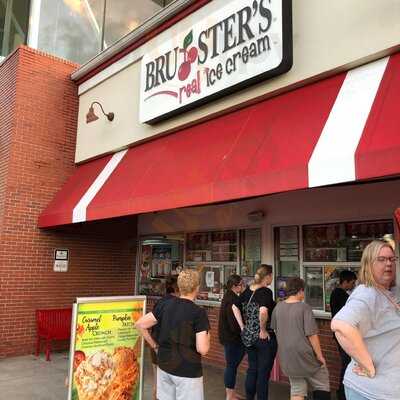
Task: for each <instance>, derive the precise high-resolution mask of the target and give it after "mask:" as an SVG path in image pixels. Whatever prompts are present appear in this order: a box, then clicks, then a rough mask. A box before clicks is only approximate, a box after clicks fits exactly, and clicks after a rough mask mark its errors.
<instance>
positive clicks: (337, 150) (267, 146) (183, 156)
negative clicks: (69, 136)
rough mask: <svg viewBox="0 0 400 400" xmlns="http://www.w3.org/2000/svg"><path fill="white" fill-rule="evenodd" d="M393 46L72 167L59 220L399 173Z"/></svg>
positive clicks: (46, 223) (46, 216)
mask: <svg viewBox="0 0 400 400" xmlns="http://www.w3.org/2000/svg"><path fill="white" fill-rule="evenodd" d="M399 104H400V54H396V55H394V56H391V57H390V58H389V57H388V58H384V59H381V60H378V61H376V62H373V63H370V64H367V65H364V66H362V67H359V68H357V69H354V70H352V71H349V72H347V73H343V74H340V75H337V76H335V77H332V78H329V79H325V80H321V81H319V82H317V83H314V84H311V85H308V86H305V87H303V88H300V89H296V90H293V91H291V92H288V93H285V94H283V95H280V96H277V97H275V98H272V99H268V100H265V101H262V102H260V103H258V104H256V105H253V106H250V107H247V108H245V109H242V110H239V111H235V112H232V113H231V114H228V115H225V116H221V117H218V118H215V119H213V120H210V121H207V122H204V123H201V124H198V125H196V126H193V127H190V128H187V129H183V130H181V131H179V132H177V133H174V134H171V135H169V136H165V137H162V138H158V139H155V140H153V141H151V142H147V143H144V144H141V145H138V146H136V147H132V148H130V149H128V150H124V151H122V152H118V153H116V154H114V155H113V156H107V157H104V158H101V159H98V160H95V161H91V162H88V163H86V164H84V165H81V166H79V167H77V169H76V172H75V173H74V174H73V176H72V177H71V178H70V180H69V181H68V182H67V183H66V184H65V186H64V187H63V188H62V189H61V191H60V192H59V193H58V194H57V196H56V197H55V199H54V200H53V201H52V202H51V203H50V205H49V206H48V207H47V208H46V210H45V211H44V212H43V213H42V215H41V216H40V218H39V226H40V227H51V226H57V225H65V224H70V223H75V222H83V221H89V220H99V219H105V218H113V217H120V216H124V215H132V214H139V213H146V212H150V211H159V210H166V209H174V208H179V207H187V206H193V205H202V204H209V203H215V202H221V201H228V200H235V199H241V198H246V197H252V196H259V195H265V194H271V193H276V192H282V191H289V190H295V189H303V188H307V187H316V186H323V185H330V184H338V183H344V182H351V181H356V180H366V179H374V178H378V177H385V176H391V175H397V174H399V173H400V109H399Z"/></svg>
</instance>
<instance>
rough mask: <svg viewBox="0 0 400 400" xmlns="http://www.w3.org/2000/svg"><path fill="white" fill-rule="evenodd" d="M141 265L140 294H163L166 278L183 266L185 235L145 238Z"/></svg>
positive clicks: (176, 272)
mask: <svg viewBox="0 0 400 400" xmlns="http://www.w3.org/2000/svg"><path fill="white" fill-rule="evenodd" d="M139 265H140V268H139V274H138V275H139V276H138V285H139V294H143V295H151V296H163V295H164V294H165V280H166V278H167V277H168V276H171V275H177V274H178V273H179V272H180V271H181V270H182V268H183V235H174V236H172V237H171V236H167V235H163V236H162V237H153V238H146V239H143V240H142V241H141V243H140V261H139Z"/></svg>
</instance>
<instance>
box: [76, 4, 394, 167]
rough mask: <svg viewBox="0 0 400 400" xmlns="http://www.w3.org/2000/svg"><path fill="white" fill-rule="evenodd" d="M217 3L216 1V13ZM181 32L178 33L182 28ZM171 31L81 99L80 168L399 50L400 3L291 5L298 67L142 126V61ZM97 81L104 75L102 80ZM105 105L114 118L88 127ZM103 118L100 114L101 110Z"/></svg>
mask: <svg viewBox="0 0 400 400" xmlns="http://www.w3.org/2000/svg"><path fill="white" fill-rule="evenodd" d="M216 4H218V2H211V3H210V6H211V7H215V5H216ZM205 12H210V11H209V9H205V10H203V9H200V10H198V11H197V13H195V14H194V15H192V16H190V17H188V18H187V19H185V20H183V21H181V22H180V24H181V27H182V28H183V29H186V28H188V27H190V26H191V24H192V23H193V20H195V19H198V18H201V16H202V15H204V13H205ZM181 27H179V30H180V29H181ZM171 34H173V33H171V32H170V31H166V32H164V33H163V34H162V35H160V36H159V37H157V38H155V39H153V40H152V41H150V42H148V43H147V44H145V45H144V46H143V47H142V48H140V49H138V50H135V52H136V53H137V57H136V58H137V59H136V60H135V54H133V55H131V57H130V58H131V59H132V63H131V64H129V65H126V67H125V65H124V69H123V70H121V71H120V72H117V73H115V72H112V71H110V72H109V75H110V76H109V77H108V78H107V79H105V80H103V79H104V75H107V73H106V74H105V73H104V72H103V73H102V76H103V78H101V80H100V78H99V79H98V82H96V77H94V78H93V79H92V80H91V82H92V83H93V85H94V86H93V87H92V88H90V85H89V86H88V85H87V84H86V88H85V91H84V92H83V93H82V94H81V95H80V104H79V118H78V132H77V147H76V162H82V161H85V160H87V159H91V158H94V157H97V156H99V155H101V154H105V153H110V152H114V151H116V150H118V149H121V148H124V147H127V146H129V145H132V144H133V143H135V142H136V143H137V142H138V141H142V140H146V139H148V138H150V137H152V136H154V135H160V134H165V133H168V132H173V131H174V130H177V129H178V128H179V127H181V126H185V125H187V124H192V123H194V122H196V121H198V120H201V119H204V118H209V117H210V116H212V115H215V114H218V113H221V112H224V111H226V110H230V109H232V108H235V107H238V106H242V105H244V104H247V103H249V102H251V101H254V100H255V99H260V98H265V97H268V96H271V95H272V94H275V93H279V92H282V91H285V90H289V89H291V88H293V87H295V86H297V85H301V84H305V83H307V82H309V81H312V80H315V79H320V78H321V77H324V76H328V75H332V74H334V73H336V72H337V71H340V70H346V69H350V68H352V67H354V66H357V65H361V64H364V63H366V62H369V61H371V60H373V59H377V58H380V57H382V56H385V55H387V54H391V53H393V52H395V51H398V50H399V49H400V0H379V1H377V0H335V1H333V0H293V52H294V54H293V59H294V64H293V68H292V70H291V71H290V72H288V73H287V74H284V75H281V76H279V77H277V78H273V79H271V80H269V81H265V82H264V83H262V84H258V85H256V86H253V87H250V88H248V89H245V90H243V91H241V92H238V93H236V94H234V95H231V96H229V97H225V98H222V99H220V100H217V101H214V102H212V103H209V104H208V105H206V106H203V107H200V108H198V109H196V110H194V111H191V112H186V113H184V114H181V115H180V116H178V117H175V118H173V119H170V120H168V121H164V122H161V123H158V124H157V125H154V126H150V125H146V124H141V123H140V122H139V86H140V85H139V83H140V56H141V55H142V54H144V53H145V52H146V51H148V49H150V48H152V47H153V46H154V45H155V44H156V43H159V42H160V41H162V40H163V37H164V36H165V37H169V36H170V35H171ZM99 77H100V75H99ZM95 100H97V101H100V102H101V103H102V104H103V106H104V107H105V109H106V111H107V112H108V111H113V112H114V113H115V116H116V117H115V120H114V121H113V122H108V121H107V120H106V119H105V118H100V119H99V120H98V121H96V122H93V123H91V124H86V113H87V111H88V109H89V106H90V103H91V102H92V101H95ZM96 112H97V113H98V111H97V110H96Z"/></svg>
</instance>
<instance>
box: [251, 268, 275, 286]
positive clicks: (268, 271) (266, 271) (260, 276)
mask: <svg viewBox="0 0 400 400" xmlns="http://www.w3.org/2000/svg"><path fill="white" fill-rule="evenodd" d="M268 275H272V265H269V264H261V265H260V267H259V268H258V269H257V271H256V273H255V275H254V283H255V284H256V285H259V284H260V283H261V282H262V281H263V280H264V278H265V277H266V276H268Z"/></svg>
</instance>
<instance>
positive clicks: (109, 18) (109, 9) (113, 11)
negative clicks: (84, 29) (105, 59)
mask: <svg viewBox="0 0 400 400" xmlns="http://www.w3.org/2000/svg"><path fill="white" fill-rule="evenodd" d="M172 1H173V0H170V1H163V0H141V1H137V2H134V3H132V1H131V0H119V1H114V2H113V1H110V0H106V8H105V10H106V13H105V24H104V43H103V48H106V47H108V46H110V45H111V44H113V43H114V42H116V41H117V40H119V39H121V38H122V37H123V36H125V35H126V34H128V33H129V32H131V31H133V30H134V29H136V28H137V27H138V26H139V25H141V24H142V23H143V22H144V21H145V20H146V19H148V18H150V17H151V16H153V15H154V14H156V13H157V12H158V11H160V10H161V9H162V8H164V7H166V6H167V5H168V4H169V3H171V2H172ZM133 4H134V6H133Z"/></svg>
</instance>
